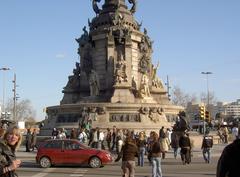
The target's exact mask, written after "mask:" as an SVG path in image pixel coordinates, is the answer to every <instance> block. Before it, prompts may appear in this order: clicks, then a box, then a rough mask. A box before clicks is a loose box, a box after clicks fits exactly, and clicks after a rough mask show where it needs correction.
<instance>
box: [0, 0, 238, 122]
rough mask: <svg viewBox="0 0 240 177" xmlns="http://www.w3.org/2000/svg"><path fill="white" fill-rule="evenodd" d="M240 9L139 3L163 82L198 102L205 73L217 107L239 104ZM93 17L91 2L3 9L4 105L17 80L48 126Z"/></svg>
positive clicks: (233, 0)
mask: <svg viewBox="0 0 240 177" xmlns="http://www.w3.org/2000/svg"><path fill="white" fill-rule="evenodd" d="M102 1H103V0H102ZM239 7H240V1H239V0H138V7H137V12H136V14H135V17H136V19H137V20H138V21H139V22H141V21H142V22H143V25H142V27H144V28H147V30H148V34H149V36H150V37H151V39H152V40H154V44H153V47H154V53H153V56H152V58H153V63H154V64H156V63H157V61H158V60H159V61H160V68H159V70H158V75H159V77H160V78H161V79H162V80H163V82H166V77H167V75H168V76H169V78H170V83H171V86H174V85H177V86H179V87H180V88H181V89H182V90H183V91H184V92H186V93H189V94H196V95H197V96H199V95H200V93H202V92H205V91H206V79H205V76H204V75H201V74H200V73H201V72H202V71H211V72H213V74H212V75H211V76H210V77H209V87H210V91H214V93H215V96H216V97H217V99H218V100H219V101H227V102H232V101H235V100H236V99H238V98H240V92H239V88H240V77H239V76H240V69H239V68H240V23H239V19H240V11H239ZM94 15H95V14H94V12H93V10H92V7H91V1H90V0H71V1H69V0H68V1H67V0H62V1H59V0H51V1H49V0H41V1H32V0H21V1H19V0H8V1H0V67H5V66H7V67H11V68H12V70H11V71H8V72H5V84H6V94H5V99H8V98H11V97H12V95H13V94H12V92H11V89H12V85H13V84H12V83H11V80H12V78H13V73H14V72H15V73H16V74H17V84H18V85H19V87H18V89H17V92H18V94H19V96H20V99H29V100H30V101H31V102H32V105H33V107H34V109H35V110H36V111H37V116H38V120H41V119H44V113H43V112H42V110H43V108H44V107H46V106H52V105H58V104H59V102H60V100H61V99H62V96H63V94H62V92H61V91H62V88H63V87H64V86H65V85H66V83H67V80H68V76H69V75H70V74H72V69H73V68H74V67H75V62H77V61H79V57H78V54H77V48H78V45H77V43H76V42H75V38H78V37H80V35H81V34H82V28H83V26H85V25H87V19H88V18H90V19H91V18H92V17H94ZM0 74H1V77H0V78H1V82H0V83H1V84H0V90H1V92H0V95H1V96H0V101H2V80H3V79H2V78H3V77H2V75H3V72H1V73H0Z"/></svg>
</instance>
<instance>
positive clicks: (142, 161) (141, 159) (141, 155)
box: [138, 147, 145, 167]
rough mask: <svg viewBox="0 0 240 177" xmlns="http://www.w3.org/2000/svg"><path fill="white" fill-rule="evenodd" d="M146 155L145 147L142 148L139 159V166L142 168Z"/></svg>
mask: <svg viewBox="0 0 240 177" xmlns="http://www.w3.org/2000/svg"><path fill="white" fill-rule="evenodd" d="M144 154H145V147H140V149H139V157H138V165H139V166H141V167H143V166H144Z"/></svg>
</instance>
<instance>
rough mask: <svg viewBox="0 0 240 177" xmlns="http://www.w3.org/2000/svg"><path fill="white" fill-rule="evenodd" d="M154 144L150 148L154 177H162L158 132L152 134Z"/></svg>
mask: <svg viewBox="0 0 240 177" xmlns="http://www.w3.org/2000/svg"><path fill="white" fill-rule="evenodd" d="M151 136H152V141H153V142H152V144H151V147H150V151H149V153H150V156H151V162H152V177H162V169H161V146H160V143H159V139H158V134H157V133H156V132H151Z"/></svg>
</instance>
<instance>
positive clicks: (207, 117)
mask: <svg viewBox="0 0 240 177" xmlns="http://www.w3.org/2000/svg"><path fill="white" fill-rule="evenodd" d="M205 118H206V121H207V122H208V123H210V122H211V117H210V113H209V111H205Z"/></svg>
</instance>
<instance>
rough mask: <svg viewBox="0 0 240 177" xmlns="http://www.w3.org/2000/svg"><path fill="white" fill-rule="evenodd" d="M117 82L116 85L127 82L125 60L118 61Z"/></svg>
mask: <svg viewBox="0 0 240 177" xmlns="http://www.w3.org/2000/svg"><path fill="white" fill-rule="evenodd" d="M115 82H116V83H121V82H127V75H126V64H125V62H124V61H123V60H122V61H118V62H117V64H116V70H115Z"/></svg>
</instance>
